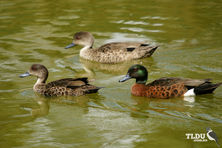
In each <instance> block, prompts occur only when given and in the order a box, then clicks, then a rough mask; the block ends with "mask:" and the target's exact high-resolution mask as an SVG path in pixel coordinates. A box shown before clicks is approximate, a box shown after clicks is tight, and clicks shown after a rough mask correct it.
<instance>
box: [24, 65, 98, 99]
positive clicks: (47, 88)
mask: <svg viewBox="0 0 222 148" xmlns="http://www.w3.org/2000/svg"><path fill="white" fill-rule="evenodd" d="M27 76H36V77H37V81H36V83H35V85H34V86H33V90H34V92H37V93H39V94H41V95H44V96H48V97H53V96H56V97H57V96H81V95H85V94H90V93H96V92H97V91H98V90H99V89H101V88H102V87H96V86H94V85H91V84H89V83H88V78H86V77H83V78H65V79H60V80H56V81H52V82H49V83H46V80H47V78H48V70H47V68H46V67H45V66H44V65H41V64H33V65H32V66H31V67H30V69H29V70H28V72H26V73H24V74H21V75H20V78H24V77H27Z"/></svg>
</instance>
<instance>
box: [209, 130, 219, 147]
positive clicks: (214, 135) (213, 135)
mask: <svg viewBox="0 0 222 148" xmlns="http://www.w3.org/2000/svg"><path fill="white" fill-rule="evenodd" d="M207 137H208V139H209V140H213V141H215V142H216V144H217V146H220V145H219V143H218V138H217V135H216V133H215V132H214V131H213V130H212V129H211V128H209V127H208V128H207Z"/></svg>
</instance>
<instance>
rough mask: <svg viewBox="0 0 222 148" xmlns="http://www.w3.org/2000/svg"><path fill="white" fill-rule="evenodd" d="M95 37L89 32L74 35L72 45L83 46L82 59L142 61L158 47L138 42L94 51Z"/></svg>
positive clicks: (102, 47) (108, 46)
mask: <svg viewBox="0 0 222 148" xmlns="http://www.w3.org/2000/svg"><path fill="white" fill-rule="evenodd" d="M93 43H94V37H93V36H92V34H91V33H89V32H77V33H75V34H74V37H73V42H72V44H70V45H68V46H67V47H65V48H66V49H67V48H70V47H73V46H75V45H81V46H83V48H82V49H81V50H80V57H82V58H84V59H87V60H91V61H96V62H100V63H120V62H123V61H127V60H134V59H141V58H145V57H149V56H151V55H152V54H153V53H154V51H155V50H156V49H157V46H151V45H149V44H147V43H138V42H113V43H108V44H105V45H103V46H101V47H99V48H97V49H93Z"/></svg>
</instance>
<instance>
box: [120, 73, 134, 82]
mask: <svg viewBox="0 0 222 148" xmlns="http://www.w3.org/2000/svg"><path fill="white" fill-rule="evenodd" d="M129 79H131V77H130V76H129V74H127V75H125V76H124V77H123V78H122V79H120V80H119V82H124V81H126V80H129Z"/></svg>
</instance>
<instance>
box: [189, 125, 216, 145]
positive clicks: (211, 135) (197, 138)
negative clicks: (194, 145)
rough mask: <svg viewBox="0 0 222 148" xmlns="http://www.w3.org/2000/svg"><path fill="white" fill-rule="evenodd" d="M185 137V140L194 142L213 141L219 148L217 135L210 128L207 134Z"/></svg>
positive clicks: (194, 134)
mask: <svg viewBox="0 0 222 148" xmlns="http://www.w3.org/2000/svg"><path fill="white" fill-rule="evenodd" d="M185 135H186V139H191V140H193V141H194V142H207V141H208V139H209V140H210V141H215V142H216V144H217V146H220V145H219V142H218V138H217V135H216V133H215V132H214V131H213V130H212V129H211V128H207V133H186V134H185Z"/></svg>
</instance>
